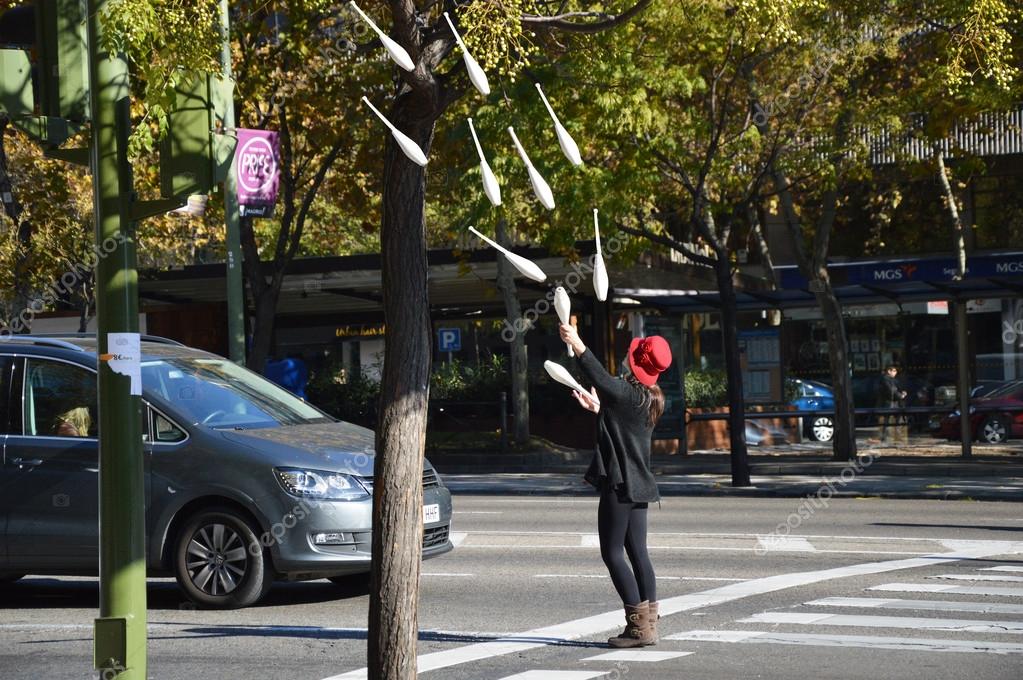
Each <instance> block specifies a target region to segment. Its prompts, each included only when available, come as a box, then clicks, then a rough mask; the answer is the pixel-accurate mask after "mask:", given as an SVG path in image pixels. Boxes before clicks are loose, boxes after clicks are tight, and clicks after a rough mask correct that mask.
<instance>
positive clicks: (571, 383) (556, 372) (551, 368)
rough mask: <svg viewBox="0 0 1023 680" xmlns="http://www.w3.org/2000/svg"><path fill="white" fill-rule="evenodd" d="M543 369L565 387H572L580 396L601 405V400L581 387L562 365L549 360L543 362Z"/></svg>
mask: <svg viewBox="0 0 1023 680" xmlns="http://www.w3.org/2000/svg"><path fill="white" fill-rule="evenodd" d="M543 367H544V370H545V371H547V375H549V376H550V377H552V378H554V379H555V380H557V381H558V382H559V383H561V384H562V385H564V386H565V387H571V388H572V389H573V390H575V391H576V392H578V393H579V394H585V395H586V396H588V397H589V398H590V399H592V400H594V401H596V402H597V403H598V404H599V403H600V400H599V399H597V398H596V397H594V396H593V393H592V392H590V391H589V390H587V389H586V388H584V387H583V386H582V385H580V384H579V382H578V381H577V380H576V379H575V378H573V377H572V374H571V373H569V372H568V369H567V368H565V367H564V366H562V365H561V364H556V363H554V362H553V361H551V360H550V359H548V360H547V361H545V362H543Z"/></svg>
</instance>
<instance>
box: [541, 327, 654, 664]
mask: <svg viewBox="0 0 1023 680" xmlns="http://www.w3.org/2000/svg"><path fill="white" fill-rule="evenodd" d="M561 339H562V340H563V341H564V342H565V343H567V344H568V345H570V346H571V347H572V349H573V350H574V351H575V355H576V356H577V357H578V359H579V368H580V369H581V370H582V372H583V374H584V375H585V376H586V377H587V378H588V379H589V381H590V383H591V384H592V385H593V387H592V388H591V390H590V393H589V394H587V393H579V392H577V391H573V395H574V396H575V398H576V400H577V401H578V402H579V405H580V406H582V407H583V408H585V409H586V410H588V411H592V412H593V413H596V414H597V447H596V450H595V451H594V454H593V461H592V462H591V463H590V467H589V469H588V470H587V472H586V481H587V482H589V483H590V484H592V485H593V486H595V487H596V488H597V490H598V491H599V492H600V504H599V507H598V510H597V532H598V534H599V536H600V555H601V558H603V560H604V564H605V565H606V566H607V569H608V571H609V572H610V573H611V581H612V582H613V583H614V587H615V590H617V591H618V595H619V596H620V597H621V598H622V603H623V604H624V606H625V620H626V627H625V631H624V632H623V633H622V634H621V635H619V636H618V637H613V638H611V639H610V640H608V641H607V643H608V645H610V646H611V647H646V646H649V645H653V644H656V643H657V585H656V583H655V580H654V567H653V565H652V564H651V563H650V554H649V553H648V551H647V545H646V537H647V505H648V504H649V503H654V502H657V501H658V500H660V494H659V493H658V491H657V482H656V480H655V479H654V475H653V473H652V472H651V471H650V439H651V435H652V434H653V430H654V424H655V423H656V422H657V419H658V418H660V417H661V413H663V412H664V394H663V393H662V392H661V389H660V388H659V387H658V386H657V378H658V376H659V375H660V374H661V372H663V371H664V370H665V369H666V368H668V366H669V365H670V364H671V349H670V348H669V347H668V342H667V341H666V340H665V339H664V338H662V337H661V336H659V335H654V336H651V337H647V338H635V339H634V340H633V341H632V344H631V345H630V346H629V353H628V357H627V361H626V364H627V365H628V369H629V371H628V374H627V375H626V376H625V377H624V378H615V377H612V376H611V375H610V374H609V373H608V372H607V371H606V370H605V369H604V367H603V366H601V365H600V362H599V361H598V360H597V359H596V357H594V356H593V352H590V351H587V349H586V345H584V344H583V342H582V340H580V339H579V333H578V332H577V331H576V329H575V327H574V326H571V325H568V324H561ZM626 555H628V561H626ZM630 564H631V568H630Z"/></svg>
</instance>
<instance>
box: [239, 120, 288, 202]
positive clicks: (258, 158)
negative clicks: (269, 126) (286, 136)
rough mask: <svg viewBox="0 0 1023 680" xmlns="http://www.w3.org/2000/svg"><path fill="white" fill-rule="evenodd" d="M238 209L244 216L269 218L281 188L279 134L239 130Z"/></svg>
mask: <svg viewBox="0 0 1023 680" xmlns="http://www.w3.org/2000/svg"><path fill="white" fill-rule="evenodd" d="M234 165H235V173H236V176H237V184H238V205H239V207H240V209H241V214H242V215H247V216H251V217H269V216H270V215H272V214H273V209H274V204H276V203H277V191H278V188H279V186H280V174H281V172H280V170H281V168H280V143H279V137H278V134H277V133H276V132H271V131H269V130H247V129H244V128H239V129H238V145H237V146H236V147H235V152H234Z"/></svg>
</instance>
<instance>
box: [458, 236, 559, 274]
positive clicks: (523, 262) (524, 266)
mask: <svg viewBox="0 0 1023 680" xmlns="http://www.w3.org/2000/svg"><path fill="white" fill-rule="evenodd" d="M469 231H471V232H472V233H474V234H476V235H477V236H479V237H480V238H481V239H483V240H484V241H486V242H487V243H488V244H490V245H491V246H493V247H494V248H496V249H497V250H499V251H501V252H502V253H504V256H505V257H507V258H508V261H509V262H511V263H512V266H514V267H515V268H516V269H518V270H519V271H520V272H522V275H523V276H525V277H526V278H529V279H533V280H534V281H546V280H547V275H546V274H544V273H543V270H542V269H540V268H539V267H537V266H536V264H535V263H534V262H533V261H532V260H527V259H526V258H524V257H522V256H521V255H516V254H515V253H513V252H511V251H510V250H508V249H507V248H505V247H503V246H502V245H500V244H499V243H495V242H494V241H491V240H490V239H489V238H487V237H486V236H484V235H483V234H481V233H479V232H478V231H476V229H475V227H469Z"/></svg>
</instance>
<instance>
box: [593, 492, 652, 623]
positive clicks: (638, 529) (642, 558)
mask: <svg viewBox="0 0 1023 680" xmlns="http://www.w3.org/2000/svg"><path fill="white" fill-rule="evenodd" d="M646 514H647V504H646V503H623V502H622V501H620V500H618V496H617V495H616V494H615V492H614V491H611V490H607V491H604V492H603V493H601V494H600V506H599V508H598V509H597V532H598V533H599V535H600V556H601V558H603V560H604V564H605V565H607V570H608V571H609V572H611V581H612V582H613V583H614V586H615V590H617V591H618V595H619V596H620V597H621V598H622V602H623V603H624V604H627V605H629V606H635V605H637V604H639V603H640V602H645V601H649V602H656V601H657V582H656V580H655V577H654V565H653V564H651V563H650V554H649V553H648V552H647V548H646ZM624 553H628V555H629V560H628V562H626V561H625V554H624ZM629 562H631V563H632V568H631V569H630V568H629Z"/></svg>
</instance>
